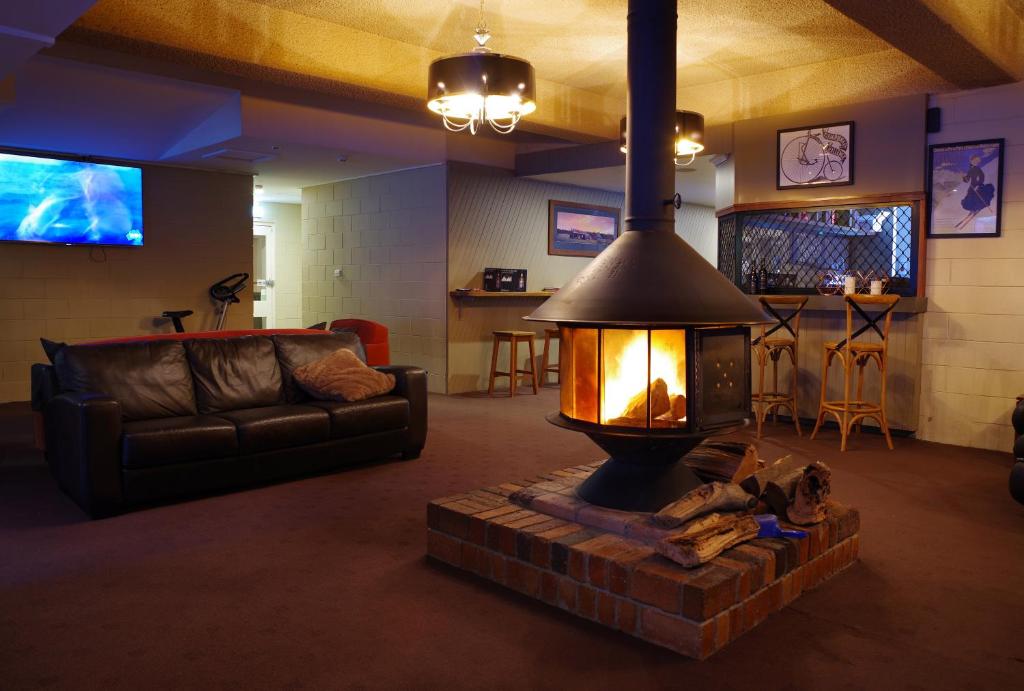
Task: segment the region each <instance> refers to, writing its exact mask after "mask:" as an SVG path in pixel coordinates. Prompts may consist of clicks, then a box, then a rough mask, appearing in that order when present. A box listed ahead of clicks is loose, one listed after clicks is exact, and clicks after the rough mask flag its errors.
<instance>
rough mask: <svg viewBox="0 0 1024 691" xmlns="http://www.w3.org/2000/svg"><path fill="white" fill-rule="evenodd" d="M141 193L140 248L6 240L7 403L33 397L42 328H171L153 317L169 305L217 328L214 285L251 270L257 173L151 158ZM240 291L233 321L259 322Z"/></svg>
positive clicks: (2, 351) (2, 311) (2, 336)
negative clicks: (154, 162) (161, 163)
mask: <svg viewBox="0 0 1024 691" xmlns="http://www.w3.org/2000/svg"><path fill="white" fill-rule="evenodd" d="M143 193H144V195H145V196H144V209H143V211H144V217H143V222H144V224H145V233H146V237H145V242H146V244H145V246H143V247H135V248H128V247H108V248H88V247H63V246H56V247H55V246H40V245H30V244H14V243H8V244H3V245H0V402H4V401H23V400H28V398H29V396H30V385H29V371H30V368H31V364H32V363H33V362H45V361H46V360H45V355H44V354H43V351H42V349H41V347H40V346H39V338H40V337H45V338H49V339H52V340H56V341H68V342H78V341H86V340H92V339H97V338H108V337H114V336H127V335H134V334H145V333H159V332H165V331H171V330H172V329H171V326H170V324H169V323H168V322H165V321H163V320H159V319H156V316H157V315H159V314H160V313H161V312H162V311H164V310H169V309H191V310H195V312H196V313H195V314H194V315H193V316H191V317H188V318H187V319H186V320H185V321H186V327H187V328H188V329H189V330H191V331H198V330H201V329H203V328H207V329H209V328H213V325H214V323H215V315H214V306H213V304H212V303H211V301H210V298H209V295H208V294H207V289H208V288H209V286H210V284H211V283H213V282H214V281H217V280H219V279H221V278H223V277H225V276H227V275H228V274H232V273H236V272H240V271H252V178H251V177H249V176H245V175H228V174H223V173H211V172H203V171H195V170H184V169H179V168H163V167H153V166H149V167H145V169H144V173H143ZM239 297H240V298H241V300H242V302H241V303H240V304H237V305H232V307H231V311H230V312H229V313H228V314H229V317H228V323H227V325H228V327H229V328H247V327H250V326H251V325H252V293H251V291H249V290H246V291H244V292H243V293H242V294H241V295H240V296H239Z"/></svg>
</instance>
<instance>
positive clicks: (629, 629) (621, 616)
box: [615, 597, 637, 633]
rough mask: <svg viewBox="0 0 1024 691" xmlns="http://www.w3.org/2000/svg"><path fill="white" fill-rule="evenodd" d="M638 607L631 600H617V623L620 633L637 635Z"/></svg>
mask: <svg viewBox="0 0 1024 691" xmlns="http://www.w3.org/2000/svg"><path fill="white" fill-rule="evenodd" d="M636 614H637V609H636V605H635V604H633V603H632V602H631V601H630V600H626V599H624V598H621V597H620V598H616V602H615V623H616V625H617V626H618V627H619V630H620V631H625V632H626V633H636Z"/></svg>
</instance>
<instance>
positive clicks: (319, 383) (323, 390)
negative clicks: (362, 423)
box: [292, 348, 395, 401]
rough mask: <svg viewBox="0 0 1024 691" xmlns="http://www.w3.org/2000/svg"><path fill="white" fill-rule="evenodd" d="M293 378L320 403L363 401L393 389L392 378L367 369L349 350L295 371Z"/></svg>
mask: <svg viewBox="0 0 1024 691" xmlns="http://www.w3.org/2000/svg"><path fill="white" fill-rule="evenodd" d="M292 376H293V377H295V381H296V382H298V384H299V386H301V387H302V388H303V389H304V390H305V391H306V393H308V394H309V395H310V396H312V397H313V398H319V399H321V400H335V401H362V400H364V399H367V398H372V397H374V396H380V395H383V394H386V393H387V392H389V391H391V389H393V388H395V375H393V374H386V373H384V372H378V371H377V370H375V369H373V368H372V367H367V366H366V364H364V363H363V361H362V360H360V359H359V356H358V355H356V354H355V353H353V352H352V351H351V350H349V349H348V348H341V349H340V350H336V351H334V352H333V353H331V354H330V355H328V356H326V357H323V358H320V359H319V360H314V361H313V362H311V363H309V364H308V365H303V366H302V367H298V368H296V369H295V371H294V372H292Z"/></svg>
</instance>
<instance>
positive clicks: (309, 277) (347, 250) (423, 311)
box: [302, 165, 447, 392]
mask: <svg viewBox="0 0 1024 691" xmlns="http://www.w3.org/2000/svg"><path fill="white" fill-rule="evenodd" d="M302 219H303V220H302V240H303V247H304V249H303V253H302V274H303V276H302V280H303V283H302V322H303V324H305V325H309V324H314V323H316V322H320V321H328V322H329V321H331V320H333V319H340V318H345V317H357V318H362V319H370V320H373V321H376V322H380V323H382V324H385V325H387V326H388V328H389V329H390V332H391V333H390V341H391V361H392V362H393V363H395V364H403V365H418V366H421V367H425V368H426V369H427V370H428V371H429V372H430V378H429V388H430V390H431V391H436V392H444V390H445V377H446V371H447V366H446V354H445V330H446V316H445V299H446V296H445V257H446V252H447V250H446V242H447V237H446V236H447V198H446V194H445V166H444V165H437V166H430V167H425V168H416V169H412V170H404V171H398V172H395V173H387V174H384V175H374V176H370V177H364V178H355V179H351V180H343V181H341V182H336V183H334V184H328V185H319V186H317V187H308V188H306V189H304V190H302ZM335 269H340V270H341V271H342V276H341V277H340V278H336V277H335V276H334V270H335Z"/></svg>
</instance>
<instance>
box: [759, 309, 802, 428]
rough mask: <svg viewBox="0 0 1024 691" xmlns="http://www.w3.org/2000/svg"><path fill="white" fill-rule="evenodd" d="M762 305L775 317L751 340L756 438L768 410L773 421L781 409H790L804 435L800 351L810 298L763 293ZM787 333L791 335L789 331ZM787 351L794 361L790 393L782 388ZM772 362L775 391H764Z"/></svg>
mask: <svg viewBox="0 0 1024 691" xmlns="http://www.w3.org/2000/svg"><path fill="white" fill-rule="evenodd" d="M758 300H759V301H760V302H761V306H762V307H763V308H764V309H765V311H766V312H768V313H769V314H770V315H772V316H773V317H774V318H775V320H776V321H775V324H774V325H772V327H771V328H768V325H767V324H762V325H761V335H760V336H758V337H757V338H755V339H754V340H753V341H751V343H750V345H751V346H752V347H753V348H754V355H755V357H756V358H757V370H758V376H757V392H756V393H754V394H753V395H751V397H750V400H751V403H753V404H754V416H755V417H756V418H757V438H758V439H760V438H761V427H762V425H764V420H765V418H766V417H768V413H769V412H770V413H771V414H772V422H775V421H776V420H777V419H778V412H779V408H788V409H789V412H790V414H791V415H792V416H793V424H794V425H795V426H796V433H797V436H802V434H803V433H802V432H801V431H800V414H799V412H798V411H797V400H796V399H797V373H798V371H799V370H798V368H797V354H798V353H799V348H800V313H801V312H802V311H803V309H804V306H805V305H807V300H808V298H807V297H805V296H799V295H794V296H786V295H763V296H761V297H759V298H758ZM779 309H782V310H784V311H790V310H791V311H790V312H789V314H788V315H785V316H784V315H782V314H780V313H779V311H778V310H779ZM779 331H783V334H782V335H781V336H776V337H774V338H772V334H774V333H777V332H779ZM786 332H788V335H787V334H786ZM783 353H786V354H787V355H788V356H789V360H790V362H792V363H793V373H792V375H791V377H790V382H789V392H788V393H786V392H783V391H779V358H781V357H782V354H783ZM769 360H771V363H772V390H771V391H765V390H764V371H765V369H766V368H767V366H768V361H769Z"/></svg>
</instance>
